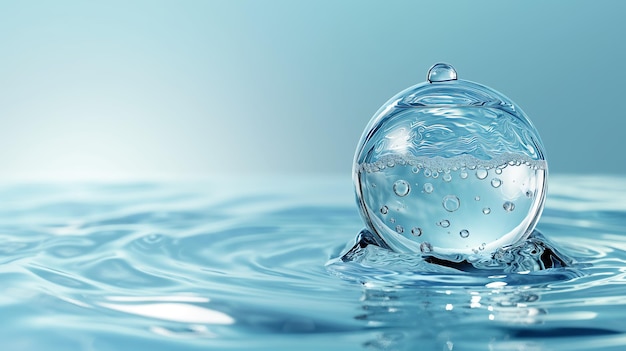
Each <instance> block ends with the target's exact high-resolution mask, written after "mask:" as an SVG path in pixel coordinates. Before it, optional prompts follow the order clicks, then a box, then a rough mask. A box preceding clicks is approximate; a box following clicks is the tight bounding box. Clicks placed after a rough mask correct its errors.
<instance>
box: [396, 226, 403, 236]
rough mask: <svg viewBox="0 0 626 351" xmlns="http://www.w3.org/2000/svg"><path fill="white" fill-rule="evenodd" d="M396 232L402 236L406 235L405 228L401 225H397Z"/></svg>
mask: <svg viewBox="0 0 626 351" xmlns="http://www.w3.org/2000/svg"><path fill="white" fill-rule="evenodd" d="M396 232H398V234H402V233H404V228H403V227H402V226H401V225H399V224H398V225H397V226H396Z"/></svg>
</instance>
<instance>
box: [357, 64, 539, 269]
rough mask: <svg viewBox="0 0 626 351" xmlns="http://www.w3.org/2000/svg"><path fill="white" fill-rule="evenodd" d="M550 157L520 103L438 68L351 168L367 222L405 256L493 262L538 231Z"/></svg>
mask: <svg viewBox="0 0 626 351" xmlns="http://www.w3.org/2000/svg"><path fill="white" fill-rule="evenodd" d="M544 155H545V153H544V147H543V144H542V143H541V140H540V138H539V134H538V133H537V130H536V129H535V127H534V126H533V125H532V123H531V122H530V120H529V119H528V117H527V116H526V115H525V114H524V112H522V110H521V109H520V108H519V107H518V106H517V105H516V104H515V103H513V102H512V101H511V100H509V99H508V98H507V97H505V96H504V95H502V94H501V93H499V92H497V91H495V90H492V89H490V88H488V87H486V86H484V85H480V84H477V83H473V82H469V81H464V80H459V79H457V73H456V71H455V70H454V68H453V67H452V66H450V65H448V64H445V63H438V64H436V65H434V66H433V67H432V68H431V69H430V70H429V72H428V81H426V82H423V83H420V84H417V85H415V86H413V87H410V88H408V89H406V90H404V91H402V92H400V93H399V94H397V95H396V96H394V97H392V98H391V99H390V100H389V101H388V102H387V103H385V104H384V105H383V106H382V107H381V108H380V109H379V110H378V112H376V114H375V115H374V117H373V118H372V119H371V121H370V122H369V124H368V125H367V127H366V128H365V131H364V132H363V135H362V136H361V140H360V141H359V145H358V147H357V150H356V154H355V158H354V165H353V176H354V184H355V187H356V197H357V202H358V204H359V207H360V212H361V216H362V217H363V220H364V221H365V223H366V225H367V227H368V228H369V229H370V230H372V231H373V232H375V233H377V234H378V235H379V236H380V237H381V238H382V240H384V241H385V243H387V244H388V245H389V246H390V247H391V248H392V249H394V250H396V251H399V252H417V253H420V252H421V253H424V254H428V255H434V256H439V257H442V258H450V259H456V260H458V259H459V258H460V257H466V256H467V255H487V254H490V253H493V252H494V251H495V250H497V249H498V248H505V247H507V246H511V245H514V244H516V243H518V242H520V241H521V240H524V239H526V237H527V236H528V235H529V234H530V233H531V232H532V230H533V229H534V227H535V225H536V223H537V220H538V219H539V217H540V215H541V212H542V210H543V203H544V199H545V195H546V185H547V183H546V182H547V171H548V168H547V164H546V159H545V156H544Z"/></svg>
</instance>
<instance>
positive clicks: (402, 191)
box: [393, 179, 411, 196]
mask: <svg viewBox="0 0 626 351" xmlns="http://www.w3.org/2000/svg"><path fill="white" fill-rule="evenodd" d="M409 191H411V186H409V183H407V181H405V180H402V179H400V180H397V181H396V182H395V183H393V192H394V193H396V195H398V196H407V195H408V194H409Z"/></svg>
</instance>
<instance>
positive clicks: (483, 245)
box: [478, 243, 487, 251]
mask: <svg viewBox="0 0 626 351" xmlns="http://www.w3.org/2000/svg"><path fill="white" fill-rule="evenodd" d="M486 245H487V244H485V243H482V244H480V246H479V247H478V250H480V251H482V250H484V249H485V246H486Z"/></svg>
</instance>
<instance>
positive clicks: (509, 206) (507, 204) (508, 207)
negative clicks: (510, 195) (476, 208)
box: [502, 201, 515, 212]
mask: <svg viewBox="0 0 626 351" xmlns="http://www.w3.org/2000/svg"><path fill="white" fill-rule="evenodd" d="M502 208H504V210H505V211H506V212H511V211H513V210H514V209H515V204H514V203H512V202H511V201H507V202H505V203H504V204H503V205H502Z"/></svg>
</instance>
